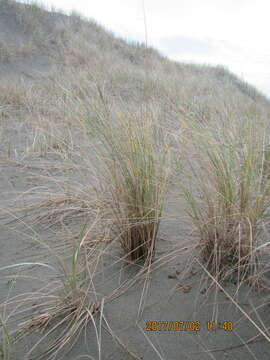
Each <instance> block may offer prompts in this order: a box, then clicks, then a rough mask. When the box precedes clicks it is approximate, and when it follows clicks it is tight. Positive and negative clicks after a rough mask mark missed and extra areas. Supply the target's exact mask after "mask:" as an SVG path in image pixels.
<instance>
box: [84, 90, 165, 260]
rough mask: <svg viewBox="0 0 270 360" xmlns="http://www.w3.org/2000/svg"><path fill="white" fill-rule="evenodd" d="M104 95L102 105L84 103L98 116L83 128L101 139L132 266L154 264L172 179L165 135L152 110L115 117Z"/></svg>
mask: <svg viewBox="0 0 270 360" xmlns="http://www.w3.org/2000/svg"><path fill="white" fill-rule="evenodd" d="M99 94H100V99H101V102H102V105H101V106H98V107H97V105H96V104H97V103H95V104H94V105H93V104H92V106H91V105H90V104H88V105H87V102H84V105H83V106H85V105H86V108H87V109H89V111H90V114H91V113H92V116H91V115H87V113H86V112H85V116H83V120H82V124H83V126H84V129H85V131H86V132H87V134H88V136H90V138H91V141H93V139H95V140H94V141H95V144H96V145H95V150H96V153H97V156H98V160H99V162H100V163H101V164H102V165H101V166H102V168H103V169H101V171H100V176H101V182H102V183H103V184H105V186H106V190H107V193H108V194H109V198H110V203H111V205H110V208H111V213H112V219H113V223H114V225H115V228H116V230H117V238H118V239H119V241H120V244H121V246H122V249H123V250H124V252H125V254H127V257H129V258H130V259H131V260H132V261H136V260H139V259H143V260H144V261H145V262H147V263H151V262H152V259H153V256H154V252H155V243H156V238H157V233H158V228H159V223H160V219H161V215H162V210H163V205H164V199H165V194H166V187H167V186H166V185H167V180H168V169H169V166H168V147H167V146H166V138H165V134H164V131H163V130H162V129H161V128H160V127H159V126H158V124H157V122H156V119H155V116H154V113H153V112H151V110H150V109H148V110H143V109H142V110H141V111H139V112H137V113H136V112H134V113H131V112H128V111H122V110H120V111H119V110H118V111H113V112H112V111H111V110H110V109H109V106H107V103H106V101H105V99H104V96H103V94H102V93H101V91H100V90H99ZM84 101H85V100H84ZM88 106H89V107H88ZM89 111H88V114H89ZM80 121H81V120H80Z"/></svg>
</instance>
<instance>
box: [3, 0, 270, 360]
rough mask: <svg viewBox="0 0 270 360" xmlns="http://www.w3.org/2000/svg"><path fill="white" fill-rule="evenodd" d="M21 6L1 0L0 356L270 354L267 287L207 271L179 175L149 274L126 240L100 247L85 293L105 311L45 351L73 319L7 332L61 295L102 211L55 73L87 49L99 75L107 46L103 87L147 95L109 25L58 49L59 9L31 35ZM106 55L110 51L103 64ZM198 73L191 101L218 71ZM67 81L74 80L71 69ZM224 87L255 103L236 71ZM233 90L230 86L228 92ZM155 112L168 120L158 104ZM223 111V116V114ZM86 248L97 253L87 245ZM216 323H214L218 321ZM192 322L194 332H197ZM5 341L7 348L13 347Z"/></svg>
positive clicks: (93, 170)
mask: <svg viewBox="0 0 270 360" xmlns="http://www.w3.org/2000/svg"><path fill="white" fill-rule="evenodd" d="M14 4H15V3H10V2H8V1H1V2H0V44H5V45H6V47H7V49H6V50H7V52H10V55H9V56H8V57H4V56H2V59H1V56H0V139H1V141H0V249H1V258H0V275H1V276H0V304H1V308H0V320H1V323H2V327H1V328H0V337H2V341H3V343H4V344H6V345H2V348H1V349H2V350H0V358H1V356H2V357H3V359H8V358H10V359H18V360H19V359H32V358H33V359H34V358H43V359H50V358H51V357H50V356H55V359H62V358H63V359H67V360H68V359H70V360H71V359H72V360H74V359H104V360H105V359H107V360H109V359H115V360H120V359H123V360H124V359H125V360H127V359H145V360H146V359H147V360H148V359H153V360H154V359H164V360H176V359H177V360H178V359H190V360H197V359H200V360H204V359H219V360H221V359H224V360H229V359H231V360H235V359H239V360H240V359H246V360H248V359H250V360H251V359H257V360H268V359H269V358H270V333H269V326H270V316H269V288H268V287H267V286H266V288H262V289H260V291H255V289H254V287H252V286H249V285H248V284H246V283H245V282H243V283H241V284H240V285H241V286H238V285H239V284H238V282H237V281H234V282H233V281H231V280H228V281H227V282H225V283H222V284H221V285H219V284H217V283H216V282H215V281H214V280H213V278H211V275H210V274H209V273H207V271H206V270H204V265H203V262H202V260H201V258H200V256H199V253H198V249H197V247H196V245H197V242H196V237H195V236H194V232H193V231H192V229H191V228H190V226H189V222H188V220H187V216H186V212H185V206H184V204H183V201H182V200H181V197H180V195H179V187H178V186H177V185H176V184H173V183H171V184H170V186H169V191H168V195H166V205H165V210H164V213H163V216H162V220H161V225H160V229H159V233H158V237H157V248H156V256H155V261H154V263H153V264H152V266H151V267H149V268H147V269H146V270H145V271H144V272H142V270H143V269H144V268H143V264H142V263H140V262H138V263H130V262H129V261H128V260H127V259H126V258H124V257H123V252H122V250H121V248H120V246H119V244H118V243H117V242H116V241H112V242H111V243H109V245H108V247H106V248H105V250H104V251H102V252H98V250H97V252H96V257H97V258H98V261H96V263H95V262H94V265H93V266H96V268H95V271H93V278H91V281H90V280H89V283H90V282H91V284H89V289H91V290H90V291H89V293H90V295H91V296H93V298H94V299H95V301H96V302H97V303H99V304H101V305H100V306H101V312H100V311H97V312H96V313H95V314H94V315H93V318H91V316H92V315H91V316H90V315H89V317H90V320H89V321H88V323H87V324H86V325H85V324H84V323H83V322H82V324H81V326H80V327H79V330H78V331H77V332H76V333H75V336H73V338H72V339H70V340H69V339H67V340H66V342H67V344H66V346H65V347H63V348H60V347H59V346H58V345H57V346H56V348H55V351H54V353H46V352H45V351H46V350H47V348H48V346H51V344H52V343H53V341H54V340H55V339H56V338H57V336H59V335H61V332H62V331H64V328H65V327H66V326H72V321H73V320H71V321H70V324H71V325H68V324H67V323H64V322H63V324H61V321H62V320H61V319H62V318H63V317H62V318H61V317H60V319H59V318H55V319H54V320H51V322H50V323H48V325H47V326H45V325H44V324H43V325H44V326H43V327H42V326H36V328H35V327H34V325H33V329H31V330H33V331H30V332H29V334H27V335H26V336H24V337H23V338H22V339H21V340H20V341H17V342H15V343H14V344H13V341H12V340H11V339H12V337H11V335H10V338H9V336H8V335H7V332H9V333H10V334H13V332H12V331H13V330H14V329H16V328H17V327H18V326H20V325H21V324H22V323H23V322H24V321H27V320H29V319H30V320H31V319H34V318H35V317H36V318H37V317H38V315H39V314H43V315H44V312H43V313H42V307H39V306H38V305H37V304H39V302H42V301H43V299H45V300H44V302H45V303H46V306H47V308H48V309H49V308H50V306H54V305H55V303H54V301H55V302H57V300H55V299H57V295H56V294H57V292H59V293H61V292H63V289H62V288H61V284H62V283H61V280H63V269H62V267H61V266H63V267H66V269H67V271H71V268H72V256H74V253H73V250H74V246H75V245H74V244H76V239H78V238H79V236H80V232H81V231H82V228H83V226H84V224H85V223H86V222H87V223H88V222H89V217H90V218H91V216H92V218H91V220H92V219H93V218H94V217H95V216H97V212H96V211H95V209H94V210H93V213H91V211H92V210H91V211H90V210H89V209H88V208H87V205H85V203H87V201H89V202H91V194H92V193H93V194H95V190H96V186H97V172H98V168H97V166H94V165H95V163H96V158H95V154H94V152H93V150H92V147H93V146H94V144H92V143H91V142H89V141H88V140H87V139H85V138H84V137H83V136H82V134H81V133H80V130H79V127H78V126H77V125H74V126H73V125H72V124H71V125H70V123H69V125H68V124H67V123H65V120H66V116H67V115H66V114H64V113H63V111H64V110H63V105H62V103H61V101H60V100H58V98H57V97H58V92H57V91H58V90H55V92H53V91H54V89H55V88H54V86H53V85H52V84H53V81H54V79H56V80H57V81H56V83H57V84H56V85H55V86H58V85H59V88H60V90H61V89H62V88H63V85H61V84H60V82H61V79H62V81H63V82H62V84H65V82H64V79H63V78H61V77H62V76H63V75H62V74H63V72H65V74H68V73H69V69H70V72H72V73H75V74H76V73H79V72H80V66H81V67H82V68H83V66H85V62H87V61H86V60H85V59H84V58H83V56H85V57H86V58H87V56H88V57H89V59H90V61H91V66H93V68H94V69H95V71H98V70H100V73H98V74H99V75H98V76H102V74H103V73H102V69H103V68H105V67H106V64H108V63H109V62H110V59H109V54H110V52H111V55H110V56H111V58H115V57H116V56H119V62H120V65H119V67H120V69H116V70H115V73H114V72H113V71H114V67H113V66H111V69H108V70H107V71H108V73H110V72H112V74H115V75H114V76H115V78H113V79H110V81H111V83H110V82H108V84H107V85H106V86H107V87H108V89H109V90H108V91H111V89H112V90H113V91H114V93H115V94H113V93H111V95H110V96H111V97H112V98H113V96H117V95H118V92H119V93H121V97H122V99H124V100H122V101H124V102H125V101H126V103H127V104H128V102H130V104H131V103H132V101H134V103H138V102H140V99H141V97H143V95H144V93H143V91H142V93H140V92H139V90H138V92H136V91H137V90H136V89H137V88H140V86H146V85H145V84H143V83H142V81H141V78H140V76H141V75H140V72H141V70H136V69H137V68H136V66H139V65H136V61H138V62H139V63H140V62H142V61H144V60H141V59H140V58H139V55H138V58H136V54H135V55H133V54H132V51H133V50H132V47H131V49H129V48H128V47H127V49H126V48H125V47H124V45H123V43H122V42H121V41H120V40H114V41H115V43H116V44H118V46H116V45H115V47H113V49H111V50H110V48H109V45H108V43H109V41H113V40H112V39H113V37H112V35H111V34H108V35H106V34H105V33H104V34H103V30H102V29H99V31H100V33H98V30H97V29H96V28H95V27H93V29H94V30H93V33H94V31H96V32H97V33H98V34H99V40H98V41H97V43H90V47H89V49H88V52H86V54H83V55H82V54H80V53H78V51H79V50H78V48H79V47H78V48H77V49H74V54H72V53H71V52H70V51H69V52H67V53H65V54H64V55H63V54H62V53H60V50H59V53H58V49H57V45H55V43H54V41H56V35H55V34H56V33H54V34H52V33H50V31H51V32H52V30H51V28H49V26H56V25H52V24H57V26H56V27H57V29H58V30H57V31H58V32H57V34H58V36H59V37H61V36H62V37H63V38H64V36H65V34H64V30H63V28H62V27H63V26H64V25H63V24H62V23H63V21H64V20H63V19H65V17H64V15H61V14H58V15H57V14H52V15H51V17H50V16H49V15H48V14H47V13H46V14H45V15H44V17H43V20H42V21H40V23H39V26H40V27H41V28H40V30H41V34H39V35H36V37H33V29H34V28H35V26H36V25H35V24H34V25H33V29H32V30H29V29H28V28H27V27H26V26H24V25H23V21H21V23H20V22H19V20H18V19H19V18H18V16H17V17H16V16H15V8H16V7H17V6H19V5H16V4H15V5H14ZM18 11H19V12H20V11H21V10H18ZM29 11H30V10H29ZM41 11H42V12H44V10H41ZM34 16H35V17H38V16H41V15H40V14H39V15H37V14H36V15H34ZM34 20H36V18H35V19H34ZM28 26H29V27H30V25H29V23H28ZM61 26H62V27H61ZM60 27H61V28H60ZM61 29H62V30H61ZM61 31H62V32H61ZM75 34H76V33H75ZM92 36H93V38H94V37H95V36H96V35H95V34H93V35H92ZM110 37H112V39H111V38H110ZM33 39H34V40H35V41H34V43H33ZM110 39H111V40H110ZM45 40H46V41H47V43H46V44H45ZM31 41H32V42H31ZM57 41H58V40H57ZM63 41H64V40H63ZM102 41H104V43H102ZM118 41H119V43H118ZM30 44H31V46H30ZM98 46H100V48H99V49H98ZM102 46H103V48H102ZM102 49H103V50H102ZM75 50H76V51H75ZM0 51H1V48H0ZM2 51H3V50H2ZM102 51H104V53H102ZM118 52H119V55H117V54H118ZM129 52H130V54H129ZM134 52H135V50H134ZM0 54H1V53H0ZM2 54H3V52H2ZM59 54H60V55H61V56H60V55H59ZM89 54H90V55H89ZM102 54H104V60H102V61H103V62H101V63H99V58H100V57H102ZM76 56H77V57H78V58H77V57H76ZM79 56H80V57H79ZM98 56H99V58H98ZM149 56H152V57H153V61H154V63H155V61H156V63H157V64H158V65H157V66H164V69H165V68H166V66H167V70H164V74H166V71H167V74H168V76H171V75H170V71H171V72H172V73H173V71H175V70H174V69H173V67H174V66H176V65H175V64H172V65H166V64H167V60H166V61H165V60H162V61H163V62H164V64H163V65H161V64H159V63H158V61H159V60H158V59H159V55H157V54H155V53H154V54H151V53H150V55H149ZM65 57H66V58H65ZM76 59H77V60H76ZM151 61H152V60H151ZM160 61H161V60H160ZM128 62H130V74H132V73H133V72H134V74H135V75H134V80H132V75H130V78H131V79H130V78H129V80H128V81H125V79H124V78H121V72H120V70H121V66H123V64H126V63H128ZM121 64H122V65H121ZM146 65H147V64H146ZM91 66H90V71H91ZM114 66H115V67H116V65H114ZM170 66H171V68H170ZM195 70H196V69H194V71H193V70H192V69H188V68H187V69H186V70H183V69H182V70H181V71H182V74H183V79H184V80H183V81H186V79H188V72H190V78H191V80H190V83H189V86H190V88H189V89H188V90H187V92H186V93H185V96H186V98H188V97H189V92H192V91H193V89H194V88H195V87H196V76H202V78H203V76H207V75H205V74H206V72H207V71H208V72H209V74H211V71H212V70H205V72H204V75H200V70H198V74H199V75H196V71H195ZM116 71H118V72H117V73H116ZM202 71H203V70H202ZM213 71H214V70H213ZM213 71H212V72H213ZM88 72H89V68H88ZM126 73H128V71H127V72H126ZM104 76H105V75H104ZM163 76H165V75H163ZM166 76H167V75H166ZM209 76H210V75H209ZM211 76H212V75H211ZM228 76H229V75H228ZM172 77H173V75H172ZM75 78H76V76H75ZM101 79H102V78H101ZM142 79H143V78H142ZM69 81H70V82H69V84H70V83H72V81H74V78H73V77H71V78H70V79H69ZM113 81H114V82H113ZM153 81H154V80H153ZM209 81H210V82H211V84H212V83H214V82H215V81H216V82H218V81H219V80H218V77H217V78H216V80H215V79H214V77H212V78H211V79H210V80H209ZM104 82H105V81H104ZM104 82H102V81H101V83H102V84H104ZM54 84H55V83H54ZM110 84H112V85H110ZM131 84H132V85H131ZM76 86H78V83H76ZM151 86H152V82H150V85H149V88H150V90H149V91H152V92H153V94H154V96H156V97H157V98H158V97H159V96H161V95H160V93H159V92H158V91H156V90H155V89H154V90H153V89H152V90H151ZM164 86H165V85H164ZM218 86H220V88H222V86H224V88H225V89H226V91H227V92H228V94H230V91H232V90H231V88H232V89H234V90H233V91H235V92H236V91H239V97H242V98H244V97H245V96H246V97H247V101H250V102H252V101H253V99H252V96H253V97H254V96H255V95H254V94H253V93H252V91H253V90H252V89H251V90H249V91H250V93H249V96H248V95H246V94H245V93H244V92H241V94H240V90H239V86H240V85H239V84H238V85H237V84H233V85H232V83H231V82H230V81H229V80H228V82H227V83H226V81H225V80H224V84H223V85H222V83H220V84H219V85H218ZM237 86H238V87H237ZM210 87H211V86H210ZM60 90H59V91H60ZM160 91H161V90H160ZM222 91H223V90H222ZM224 91H225V90H224ZM246 91H247V90H246ZM254 91H255V90H254ZM251 93H252V94H253V95H252V94H251ZM134 94H135V95H134ZM235 94H236V93H232V95H231V99H232V101H233V99H234V98H235ZM237 94H238V93H237ZM250 94H251V95H252V96H251V95H250ZM200 96H202V95H200ZM200 96H198V98H199V97H200ZM228 96H229V95H228ZM256 96H257V98H256V99H257V100H256V101H257V102H258V108H259V107H260V106H261V108H262V109H266V108H267V109H268V110H265V111H269V105H266V104H268V103H267V100H266V99H264V98H263V96H261V95H259V94H258V95H256ZM183 97H184V92H183ZM242 98H241V101H242ZM207 101H208V100H206V103H204V104H206V105H205V108H204V109H201V111H202V112H204V114H207V111H208V107H209V104H208V103H207ZM130 106H132V105H130ZM164 106H167V109H169V108H170V106H171V107H172V111H171V113H170V114H169V115H168V119H166V120H167V121H168V122H171V126H172V128H173V121H174V118H175V114H174V108H173V104H171V105H169V104H168V103H166V105H164ZM116 107H117V106H116ZM158 111H159V112H160V116H161V117H162V114H163V113H162V110H160V109H159V110H158ZM68 112H69V116H68V118H69V121H70V119H72V116H73V115H72V113H70V110H68ZM262 112H263V110H262ZM216 116H221V115H220V114H219V113H218V112H216ZM93 196H94V195H93ZM88 199H90V200H88ZM104 222H105V219H104ZM102 226H103V225H102V224H101V227H102ZM104 227H105V225H104ZM88 251H89V252H91V247H89V249H88ZM60 259H61V260H60ZM263 259H265V260H263V261H264V262H265V264H262V265H263V266H265V267H263V266H262V269H266V266H267V263H268V261H269V260H268V255H267V254H265V255H264V257H263ZM73 260H74V257H73ZM61 264H62V265H61ZM89 271H90V270H89ZM262 271H264V270H262ZM265 272H266V270H265ZM266 278H267V274H266ZM89 279H90V278H89ZM116 290H118V291H116ZM114 293H115V296H112V294H114ZM90 295H89V294H88V296H90ZM63 296H64V295H63ZM102 299H103V300H104V304H103V300H102ZM50 304H52V305H50ZM103 305H104V306H103ZM99 310H100V308H99ZM23 311H24V313H23ZM69 311H71V310H69ZM48 312H49V310H48ZM45 314H46V312H45ZM65 316H66V315H65ZM79 320H80V319H79ZM153 321H162V322H163V323H162V324H161V325H162V326H161V329H160V330H157V331H147V327H150V328H151V327H152V326H153V323H151V322H153ZM176 321H178V322H184V323H183V324H182V325H181V324H180V323H178V325H177V326H183V328H182V329H180V328H178V330H177V329H175V331H173V330H168V329H166V326H168V327H170V326H172V322H176ZM48 322H49V321H48ZM93 322H95V326H94V325H93ZM166 322H168V325H166ZM195 322H196V324H195ZM226 322H231V323H232V326H233V330H232V331H231V329H230V328H226V326H230V323H226ZM208 323H211V326H212V328H211V329H208V325H207V324H208ZM214 323H216V324H219V325H217V327H216V328H215V329H214V328H213V324H214ZM5 324H6V325H5ZM195 325H196V326H197V330H198V331H192V329H191V328H192V327H193V328H194V326H195ZM55 326H57V328H56V330H55V331H53V329H54V327H55ZM175 326H176V325H175ZM187 326H188V328H186V327H187ZM222 326H223V327H222ZM189 327H191V328H189ZM153 330H155V328H153ZM193 330H194V329H193ZM1 332H2V333H1ZM7 342H9V344H8V345H7ZM73 343H74V346H72V348H70V349H69V345H71V344H73ZM4 346H5V347H6V348H10V353H9V351H7V350H4ZM59 349H60V351H58V350H59Z"/></svg>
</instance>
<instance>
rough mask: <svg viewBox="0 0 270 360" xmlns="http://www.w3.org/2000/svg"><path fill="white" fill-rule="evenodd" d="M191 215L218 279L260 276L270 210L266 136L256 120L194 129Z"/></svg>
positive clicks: (189, 193)
mask: <svg viewBox="0 0 270 360" xmlns="http://www.w3.org/2000/svg"><path fill="white" fill-rule="evenodd" d="M191 139H192V143H193V145H192V146H191V147H192V148H193V151H194V154H195V156H194V159H193V160H192V162H191V161H190V164H191V171H192V177H193V181H192V185H191V187H190V188H189V189H187V188H185V191H184V193H185V197H186V200H187V202H188V205H189V211H188V214H189V216H190V219H191V221H192V224H193V226H194V227H195V229H196V231H197V233H198V235H199V238H200V246H201V254H202V257H203V259H204V260H205V261H206V262H207V263H208V267H209V269H210V270H211V271H212V272H214V273H216V274H218V275H221V274H226V273H227V271H229V272H231V271H232V270H235V269H237V271H238V273H239V274H240V273H243V274H245V275H246V274H248V273H250V272H251V271H253V272H256V269H257V265H258V252H256V249H257V248H258V244H259V241H260V240H261V239H260V234H261V229H262V224H263V221H264V219H265V215H266V213H267V209H268V207H269V194H270V183H269V181H268V180H266V179H267V177H268V174H267V173H266V172H269V167H268V166H266V154H267V152H266V150H267V146H266V135H265V132H264V131H263V130H262V127H261V126H258V124H256V123H255V122H254V121H251V120H249V119H245V121H241V122H238V123H236V122H234V123H227V124H223V125H222V124H221V125H220V124H218V125H217V126H216V127H214V126H213V124H211V125H209V127H206V126H199V125H196V126H195V128H193V129H192V135H191Z"/></svg>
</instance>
